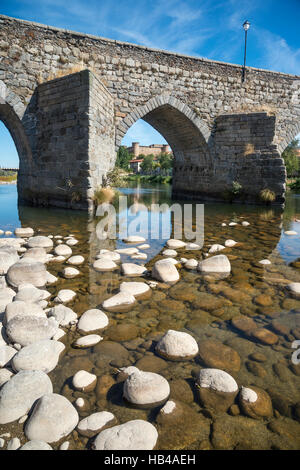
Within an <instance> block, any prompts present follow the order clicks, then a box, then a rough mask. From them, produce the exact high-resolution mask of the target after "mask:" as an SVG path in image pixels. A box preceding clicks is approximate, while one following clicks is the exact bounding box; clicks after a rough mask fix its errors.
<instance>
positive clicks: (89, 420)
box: [76, 411, 116, 437]
mask: <svg viewBox="0 0 300 470" xmlns="http://www.w3.org/2000/svg"><path fill="white" fill-rule="evenodd" d="M115 420H116V418H115V416H114V415H113V414H112V413H109V412H108V411H100V412H98V413H93V414H91V415H89V416H87V417H86V418H84V419H82V420H81V421H79V423H78V426H77V428H76V429H77V431H78V432H79V433H80V434H81V435H82V436H86V437H93V436H95V435H96V434H98V433H99V432H100V431H102V430H103V429H105V428H106V427H107V426H109V425H111V424H112V423H114V421H115Z"/></svg>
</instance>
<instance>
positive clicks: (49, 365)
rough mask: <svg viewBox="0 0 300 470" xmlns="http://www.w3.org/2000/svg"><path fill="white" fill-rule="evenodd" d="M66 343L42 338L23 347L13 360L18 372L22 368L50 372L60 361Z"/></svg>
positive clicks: (14, 367) (13, 365)
mask: <svg viewBox="0 0 300 470" xmlns="http://www.w3.org/2000/svg"><path fill="white" fill-rule="evenodd" d="M64 349H65V346H64V344H62V343H60V342H58V341H52V340H48V339H46V340H42V341H38V342H37V343H33V344H30V345H29V346H25V347H24V348H22V349H21V350H20V351H19V352H18V353H17V354H16V355H15V356H14V357H13V360H12V367H13V369H14V370H15V371H16V372H19V371H20V370H41V371H43V372H45V373H46V374H48V373H49V372H51V371H52V370H53V369H54V368H55V367H56V366H57V363H58V360H59V356H60V354H61V352H62V351H63V350H64Z"/></svg>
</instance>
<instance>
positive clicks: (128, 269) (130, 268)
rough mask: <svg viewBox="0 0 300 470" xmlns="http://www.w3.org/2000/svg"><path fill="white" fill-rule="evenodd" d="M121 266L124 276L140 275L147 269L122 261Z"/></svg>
mask: <svg viewBox="0 0 300 470" xmlns="http://www.w3.org/2000/svg"><path fill="white" fill-rule="evenodd" d="M121 268H122V273H123V274H124V276H128V277H136V276H142V275H143V274H144V273H145V272H146V271H147V268H145V267H144V266H140V265H139V264H134V263H123V264H122V265H121Z"/></svg>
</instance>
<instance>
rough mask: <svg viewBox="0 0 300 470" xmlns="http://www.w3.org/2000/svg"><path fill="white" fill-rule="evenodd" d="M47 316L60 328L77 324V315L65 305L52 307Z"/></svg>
mask: <svg viewBox="0 0 300 470" xmlns="http://www.w3.org/2000/svg"><path fill="white" fill-rule="evenodd" d="M48 316H49V317H53V318H55V320H56V321H57V323H58V324H59V325H60V326H69V325H72V324H74V323H76V322H77V314H76V313H75V312H73V310H72V309H71V308H69V307H66V306H65V305H57V306H56V307H52V308H51V309H50V310H49V313H48Z"/></svg>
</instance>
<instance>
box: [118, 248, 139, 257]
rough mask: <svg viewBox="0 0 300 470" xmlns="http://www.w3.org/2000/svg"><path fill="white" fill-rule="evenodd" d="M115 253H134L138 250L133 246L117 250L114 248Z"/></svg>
mask: <svg viewBox="0 0 300 470" xmlns="http://www.w3.org/2000/svg"><path fill="white" fill-rule="evenodd" d="M115 252H116V253H119V254H120V255H129V256H131V255H134V254H135V253H138V252H139V250H138V249H137V248H135V247H131V248H119V249H118V250H115Z"/></svg>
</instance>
